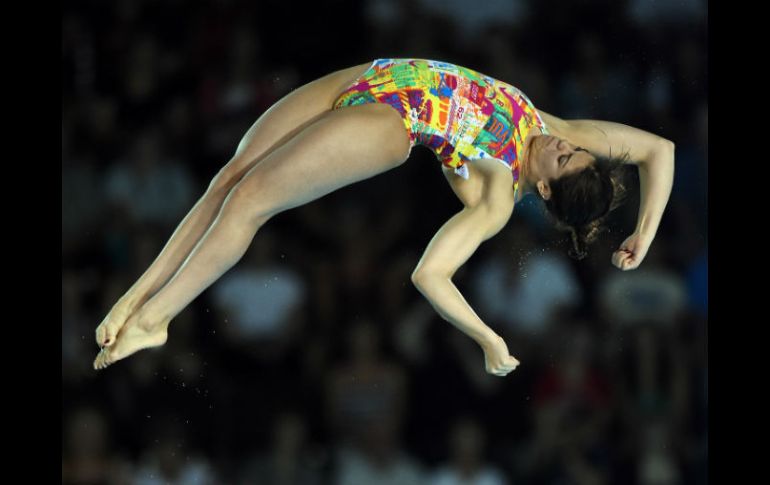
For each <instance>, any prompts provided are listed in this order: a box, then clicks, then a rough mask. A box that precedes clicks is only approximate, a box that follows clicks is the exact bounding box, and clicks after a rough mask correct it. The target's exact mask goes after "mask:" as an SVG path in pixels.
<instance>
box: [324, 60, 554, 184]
mask: <svg viewBox="0 0 770 485" xmlns="http://www.w3.org/2000/svg"><path fill="white" fill-rule="evenodd" d="M366 103H387V104H389V105H391V106H393V107H394V108H395V109H396V110H397V111H398V112H399V113H400V114H401V118H402V119H403V120H404V126H406V129H407V132H408V134H409V147H410V152H411V148H412V147H413V146H414V145H416V144H418V145H424V146H426V147H428V148H430V149H431V150H432V151H433V152H434V153H435V155H436V158H438V160H439V161H441V163H442V164H444V166H446V167H450V168H453V169H454V172H455V173H457V174H458V175H460V176H461V177H463V178H465V179H467V178H468V167H467V166H466V165H465V163H466V162H468V161H472V160H477V159H480V158H494V159H496V160H498V161H499V162H501V163H503V164H504V165H505V166H507V167H509V168H510V169H511V171H512V172H513V181H514V182H513V189H514V193H515V194H516V195H518V186H519V168H520V158H521V152H522V149H523V146H524V140H526V138H527V134H528V133H529V131H530V130H531V129H533V128H535V127H537V128H539V129H540V131H541V132H542V133H544V134H547V133H548V130H547V128H546V126H545V123H544V122H543V119H542V118H541V117H540V115H539V113H538V112H537V110H536V109H535V107H534V105H533V104H532V102H531V101H530V100H529V98H527V97H526V96H525V95H524V93H522V92H521V91H519V90H518V89H517V88H515V87H513V86H511V85H510V84H506V83H504V82H502V81H498V80H497V79H494V78H491V77H489V76H486V75H484V74H481V73H479V72H476V71H474V70H471V69H468V68H466V67H462V66H458V65H455V64H449V63H446V62H440V61H432V60H427V59H376V60H375V61H374V62H373V63H372V65H371V66H370V67H369V69H368V70H367V71H366V72H365V73H364V74H363V75H362V76H361V77H359V78H358V79H357V80H356V81H354V82H353V84H352V85H351V86H350V87H348V88H347V89H346V90H345V91H344V92H343V93H342V94H341V95H340V96H339V98H337V100H336V101H335V102H334V105H333V106H334V109H337V108H340V107H343V106H355V105H359V104H366Z"/></svg>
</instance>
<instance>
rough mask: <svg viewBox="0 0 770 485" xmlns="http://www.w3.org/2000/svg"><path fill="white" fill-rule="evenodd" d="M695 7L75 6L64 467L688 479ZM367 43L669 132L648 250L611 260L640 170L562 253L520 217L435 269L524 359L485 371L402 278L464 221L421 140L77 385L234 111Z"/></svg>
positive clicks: (151, 479) (584, 2)
mask: <svg viewBox="0 0 770 485" xmlns="http://www.w3.org/2000/svg"><path fill="white" fill-rule="evenodd" d="M706 20H707V7H706V3H705V2H701V1H656V2H653V1H647V0H639V1H631V0H626V1H610V0H605V1H589V0H581V1H571V2H556V1H539V2H538V1H504V0H498V1H489V2H463V1H459V0H457V1H444V2H439V1H436V0H421V1H398V0H392V1H374V0H369V1H360V2H355V1H330V2H323V3H316V4H314V5H304V4H294V3H291V2H285V1H280V2H279V1H272V0H271V1H261V2H239V1H219V2H209V3H204V2H184V1H176V0H165V1H136V0H122V1H116V2H97V1H81V2H77V1H76V2H68V3H67V4H66V5H65V6H64V8H63V15H62V387H63V395H62V411H63V422H62V431H63V434H62V480H63V482H64V483H276V484H283V483H310V484H312V483H351V484H352V483H394V484H401V483H442V484H443V483H457V482H456V481H452V480H453V478H456V476H457V473H458V470H466V473H468V474H469V475H472V476H475V477H476V479H477V480H478V482H475V483H528V484H541V483H542V484H561V483H578V484H611V483H624V484H636V483H638V484H649V485H652V484H655V485H662V484H685V483H686V484H690V483H706V459H707V436H708V433H707V431H708V430H707V426H706V413H707V409H708V406H707V390H708V386H707V376H708V373H707V355H706V344H707V315H708V313H707V274H708V264H707V247H708V245H707V237H706V234H707V209H706V207H707V201H706V198H707V192H706V187H707V167H708V154H707V152H708V100H707V87H708V85H707V59H708V56H707V45H706V36H707V29H706ZM377 57H421V58H429V59H437V60H443V61H448V62H454V63H457V64H461V65H465V66H467V67H470V68H473V69H476V70H478V71H480V72H483V73H485V74H488V75H490V76H493V77H495V78H498V79H501V80H503V81H505V82H508V83H510V84H513V85H514V86H517V87H519V88H520V89H522V90H523V91H524V92H525V93H526V94H527V96H528V97H529V98H530V99H531V100H532V101H533V102H534V104H535V105H536V106H537V107H539V108H542V109H543V110H545V111H547V112H549V113H552V114H555V115H557V116H560V117H562V118H597V119H605V120H610V121H616V122H620V123H625V124H629V125H632V126H636V127H639V128H641V129H645V130H648V131H651V132H653V133H655V134H658V135H660V136H663V137H665V138H668V139H670V140H672V141H674V142H675V143H676V146H677V149H676V176H675V182H674V190H673V193H672V195H671V200H670V202H669V205H668V208H667V210H666V214H665V216H664V218H663V221H662V223H661V227H660V229H659V231H658V235H657V237H656V239H655V242H654V243H653V246H652V248H651V250H650V253H649V254H648V256H647V259H646V260H645V261H644V263H643V264H642V266H641V267H640V268H639V269H638V270H636V271H632V272H626V273H622V272H619V271H618V270H617V269H615V268H614V267H612V265H611V264H610V255H611V252H612V251H613V250H614V249H616V248H617V246H618V245H619V244H620V242H622V240H623V239H624V238H625V237H627V236H628V235H629V234H630V231H631V230H633V227H634V223H635V217H636V214H637V208H638V191H637V190H636V187H637V185H636V184H635V183H632V187H633V188H634V190H633V191H634V192H635V194H636V195H635V196H634V195H632V197H631V198H630V199H629V201H628V202H627V204H626V205H625V206H623V207H622V208H621V209H619V210H618V211H617V212H616V213H615V214H613V217H611V218H610V220H609V222H608V228H609V232H608V233H606V234H604V235H603V237H602V239H601V241H599V242H597V243H596V244H594V245H593V246H592V247H591V248H590V254H589V257H588V258H587V259H586V260H583V261H580V262H576V261H572V260H570V259H568V258H567V257H566V250H567V248H568V238H567V237H566V235H564V234H561V233H558V232H556V231H555V230H554V229H552V228H551V226H550V223H549V222H548V220H547V218H546V217H545V216H544V214H543V209H542V207H541V205H540V204H539V203H538V202H537V201H535V200H527V201H525V202H524V203H522V204H520V206H518V207H517V208H516V211H515V213H514V216H513V217H512V219H511V221H510V222H509V224H508V226H507V227H506V228H505V229H504V230H503V231H502V232H501V233H500V234H498V235H497V237H495V238H493V239H491V240H489V241H487V242H485V243H484V244H483V245H482V246H481V247H480V248H479V250H478V251H477V252H476V253H475V254H474V256H473V257H472V258H471V259H470V260H469V261H468V263H467V264H466V265H465V266H464V267H462V268H461V269H460V271H458V273H457V274H456V275H455V278H454V281H455V283H456V284H457V286H458V288H459V289H460V290H461V292H462V293H463V294H464V295H465V296H466V298H467V299H468V301H469V303H470V304H471V305H472V306H473V308H474V309H475V310H476V311H477V312H478V314H479V316H480V317H481V318H482V319H483V320H484V321H485V322H486V323H487V324H488V325H490V326H491V327H492V328H493V329H494V330H495V331H496V332H498V333H499V334H500V335H502V336H503V337H505V339H506V342H507V343H508V346H509V349H510V350H511V353H512V354H513V355H514V356H516V357H517V358H518V359H519V360H520V361H521V366H520V367H519V368H518V369H517V370H516V371H515V372H514V373H512V374H510V375H509V376H508V377H506V378H503V379H501V378H498V377H494V376H489V375H486V374H485V373H484V368H483V353H482V352H481V349H480V348H478V346H476V345H475V344H474V343H473V341H471V340H470V339H468V338H467V337H465V336H464V335H463V334H461V333H460V332H458V331H457V330H456V329H454V328H453V327H452V326H451V325H450V324H448V323H447V322H445V321H443V320H442V319H441V318H440V317H439V316H438V315H437V314H436V313H435V312H434V311H433V310H432V308H431V307H430V305H429V304H428V303H427V302H426V301H425V300H424V298H423V297H422V296H421V295H420V294H419V293H418V292H417V290H416V289H415V288H414V287H413V286H412V284H411V282H410V280H409V276H410V273H411V271H412V270H413V268H414V267H415V265H416V264H417V261H418V260H419V257H420V255H421V253H422V251H423V250H424V248H425V246H426V245H427V244H428V242H429V241H430V239H431V237H432V236H433V234H434V233H435V231H436V230H437V229H438V228H439V227H440V226H441V224H443V223H444V222H445V221H446V220H447V219H448V218H449V217H451V216H452V215H453V214H454V213H455V212H457V211H458V210H459V209H460V208H461V206H460V202H459V201H458V200H457V198H456V197H455V196H454V194H453V193H452V192H451V189H450V188H449V186H448V185H447V183H446V181H445V180H444V178H443V176H442V175H441V170H440V168H439V164H438V162H437V160H436V159H435V157H434V156H433V154H432V153H431V152H429V151H428V150H427V149H425V148H421V147H418V148H415V149H414V150H413V152H412V156H411V158H410V160H409V161H408V162H407V163H406V164H404V165H402V166H400V167H399V168H397V169H395V170H393V171H391V172H387V173H385V174H383V175H381V176H378V177H375V178H372V179H369V180H366V181H363V182H360V183H358V184H356V185H353V186H349V187H346V188H343V189H341V190H339V191H337V192H335V193H333V194H330V195H328V196H326V197H324V198H322V199H319V200H317V201H314V202H312V203H310V204H307V205H306V206H303V207H300V208H297V209H294V210H292V211H289V212H286V213H282V214H279V215H278V216H276V217H275V218H273V219H272V220H270V221H269V222H268V223H267V224H266V225H265V226H264V227H263V228H262V229H260V231H259V233H258V234H257V237H256V238H255V240H254V243H253V245H252V248H251V249H250V250H249V252H248V253H247V255H246V256H245V257H244V259H243V260H242V261H241V262H240V263H239V264H238V265H236V267H235V268H233V269H232V270H231V271H230V272H229V273H227V274H226V275H225V276H224V277H223V278H222V279H221V280H220V281H218V282H217V283H216V284H215V285H214V286H212V287H211V288H210V289H209V290H208V291H207V292H205V293H204V294H203V295H201V296H200V297H199V298H198V299H197V300H196V301H195V302H193V303H192V304H191V305H190V306H189V307H188V308H187V309H186V310H184V311H183V312H182V313H181V314H180V315H179V316H178V317H177V318H176V319H175V321H174V323H173V324H172V326H171V329H170V338H169V342H168V343H167V344H166V346H164V347H162V348H161V349H159V350H154V351H144V352H140V353H138V354H137V355H135V356H133V357H131V358H129V359H127V360H125V361H122V362H120V363H118V364H116V365H114V366H112V367H110V368H109V369H108V370H107V371H104V372H101V373H95V372H94V371H93V370H92V368H91V362H92V360H93V357H94V356H95V354H96V351H97V350H98V348H97V347H96V345H95V343H94V340H93V336H94V333H93V332H94V329H95V327H96V326H97V325H98V324H99V322H100V321H101V319H102V318H103V317H104V315H105V314H106V313H107V311H108V310H109V308H110V307H111V305H112V304H113V303H114V302H115V301H116V300H117V298H118V297H119V296H120V295H121V294H122V293H123V292H124V291H125V290H126V289H127V288H128V287H129V286H130V285H131V284H132V283H133V281H134V280H135V279H136V278H137V277H138V276H139V275H140V274H141V273H142V272H143V271H144V270H145V269H146V267H147V266H148V265H149V264H150V263H151V262H152V260H153V259H154V257H155V256H156V255H157V254H158V252H159V251H160V249H161V247H162V246H163V244H165V242H166V241H167V239H168V237H169V236H170V235H171V233H172V232H173V230H174V229H175V227H176V224H177V223H178V222H179V221H180V220H181V218H182V217H183V216H184V215H185V214H186V212H187V210H189V208H190V207H191V206H192V204H193V203H194V201H195V200H196V199H197V198H198V197H199V196H200V195H202V194H203V191H204V190H205V188H206V186H207V185H208V182H209V180H210V179H211V177H212V176H213V175H214V174H215V173H216V172H217V170H218V169H219V168H220V167H221V165H222V164H223V163H225V161H227V160H228V159H229V158H230V156H231V155H232V153H233V151H234V150H235V147H236V145H237V143H238V141H239V140H240V138H241V136H242V135H243V133H245V131H246V129H247V128H248V127H249V126H250V125H251V123H253V121H254V120H255V119H256V118H257V117H258V116H259V115H260V114H261V113H262V112H263V111H264V110H266V109H267V108H268V107H269V106H270V105H272V104H273V103H274V102H276V101H277V100H278V99H280V98H281V97H282V96H284V95H285V94H287V93H289V92H290V91H291V90H292V89H295V88H296V87H298V86H300V85H302V84H304V83H307V82H309V81H311V80H313V79H315V78H318V77H320V76H323V75H325V74H327V73H329V72H331V71H334V70H337V69H342V68H345V67H349V66H352V65H355V64H361V63H364V62H370V61H371V60H373V59H374V58H377ZM633 172H634V171H631V172H630V174H629V175H630V180H631V181H633V180H634V173H633ZM243 295H245V296H243ZM480 477H483V479H482V478H480ZM484 480H485V481H484Z"/></svg>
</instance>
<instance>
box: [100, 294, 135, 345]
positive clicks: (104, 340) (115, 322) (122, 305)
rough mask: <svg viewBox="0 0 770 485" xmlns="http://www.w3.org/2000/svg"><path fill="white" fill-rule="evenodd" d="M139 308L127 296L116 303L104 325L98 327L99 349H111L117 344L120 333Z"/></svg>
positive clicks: (103, 322)
mask: <svg viewBox="0 0 770 485" xmlns="http://www.w3.org/2000/svg"><path fill="white" fill-rule="evenodd" d="M137 307H138V306H137V305H136V304H134V303H131V300H130V299H129V298H127V297H126V296H124V297H123V298H121V299H120V300H119V301H118V302H117V303H115V305H113V307H112V309H111V310H110V312H109V313H107V316H106V317H104V320H102V323H100V324H99V326H98V327H96V344H97V345H98V346H99V347H111V346H112V345H113V344H114V343H115V338H116V337H117V335H118V332H120V329H121V328H123V325H125V324H126V320H128V318H129V317H130V316H131V314H132V313H133V312H134V309H135V308H137Z"/></svg>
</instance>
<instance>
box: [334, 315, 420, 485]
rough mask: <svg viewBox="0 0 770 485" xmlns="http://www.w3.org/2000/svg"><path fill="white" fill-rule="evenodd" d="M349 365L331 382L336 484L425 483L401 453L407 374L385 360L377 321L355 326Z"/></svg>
mask: <svg viewBox="0 0 770 485" xmlns="http://www.w3.org/2000/svg"><path fill="white" fill-rule="evenodd" d="M348 345H349V347H348V359H349V360H348V361H347V362H345V363H343V364H341V365H338V366H336V367H335V368H334V369H333V370H332V371H331V373H330V375H329V378H328V381H327V390H326V394H327V406H328V413H329V423H330V424H331V426H332V429H333V431H334V434H335V435H336V436H337V437H338V441H337V443H338V445H339V446H338V449H337V461H338V462H337V468H336V470H335V477H336V478H335V483H340V484H350V485H352V484H358V483H374V484H393V485H396V484H411V483H415V484H416V483H421V471H420V469H419V467H418V466H417V464H416V463H415V462H414V460H413V459H412V458H411V457H409V456H408V455H406V454H405V452H404V451H403V450H402V449H401V443H400V441H401V438H402V435H401V433H402V426H403V422H404V418H405V405H406V402H407V395H406V389H407V387H406V385H407V383H406V376H405V374H404V369H403V368H401V367H400V366H398V365H397V364H395V363H393V362H389V361H387V360H385V359H383V358H382V357H381V356H380V332H379V331H378V328H377V326H376V325H375V322H374V321H372V320H368V319H364V320H360V321H358V322H356V323H355V324H354V325H353V327H352V328H351V329H350V333H349V334H348Z"/></svg>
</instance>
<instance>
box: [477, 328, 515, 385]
mask: <svg viewBox="0 0 770 485" xmlns="http://www.w3.org/2000/svg"><path fill="white" fill-rule="evenodd" d="M481 348H482V349H484V362H485V365H486V369H487V372H488V373H490V374H494V375H496V376H500V377H504V376H506V375H508V373H509V372H511V371H513V370H514V369H515V368H516V367H517V366H518V365H519V361H518V360H516V358H515V357H513V356H512V355H510V354H509V353H508V346H507V345H505V341H504V340H503V338H502V337H500V336H498V335H495V336H494V337H492V338H491V339H490V340H489V341H487V342H485V343H483V344H482V345H481Z"/></svg>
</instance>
